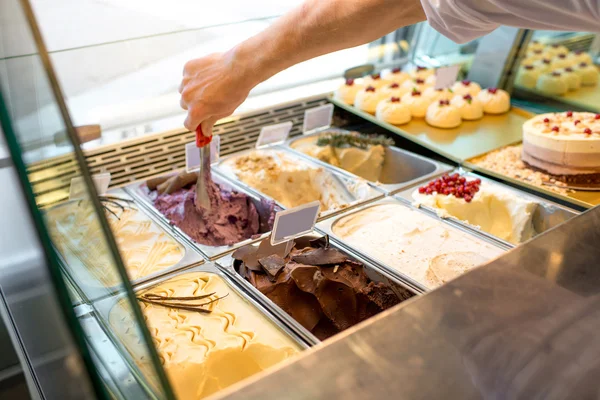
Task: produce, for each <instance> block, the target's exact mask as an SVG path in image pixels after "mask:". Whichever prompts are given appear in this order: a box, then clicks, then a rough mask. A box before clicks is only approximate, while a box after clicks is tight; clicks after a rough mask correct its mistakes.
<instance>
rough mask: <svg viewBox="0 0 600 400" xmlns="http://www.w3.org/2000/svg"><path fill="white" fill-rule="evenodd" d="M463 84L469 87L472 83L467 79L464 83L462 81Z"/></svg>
mask: <svg viewBox="0 0 600 400" xmlns="http://www.w3.org/2000/svg"><path fill="white" fill-rule="evenodd" d="M462 84H463V85H465V86H469V85H470V84H471V81H470V80H468V79H465V80H464V81H462Z"/></svg>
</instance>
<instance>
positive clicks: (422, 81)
mask: <svg viewBox="0 0 600 400" xmlns="http://www.w3.org/2000/svg"><path fill="white" fill-rule="evenodd" d="M415 82H416V83H417V84H418V85H422V84H424V83H425V81H424V80H423V79H415Z"/></svg>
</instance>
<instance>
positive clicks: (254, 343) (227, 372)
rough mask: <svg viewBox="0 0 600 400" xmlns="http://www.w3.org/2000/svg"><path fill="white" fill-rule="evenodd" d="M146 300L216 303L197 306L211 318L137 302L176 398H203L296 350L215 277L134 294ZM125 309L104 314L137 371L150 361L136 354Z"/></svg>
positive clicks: (178, 280)
mask: <svg viewBox="0 0 600 400" xmlns="http://www.w3.org/2000/svg"><path fill="white" fill-rule="evenodd" d="M207 295H208V296H207ZM146 296H155V297H152V298H150V299H151V300H152V301H155V302H156V303H159V304H165V303H167V302H169V300H168V299H169V298H171V299H173V298H175V297H178V298H181V297H196V296H207V297H206V298H204V299H198V300H187V299H176V300H170V302H172V303H179V304H181V305H183V306H187V307H190V306H193V305H199V304H202V303H208V302H210V301H213V300H216V299H217V298H219V299H218V300H216V301H214V302H212V303H210V304H207V305H204V306H202V307H198V308H202V309H205V310H209V311H210V313H204V312H199V311H187V310H183V309H179V308H171V307H165V306H163V305H159V304H156V303H155V304H151V303H148V302H144V301H140V302H139V304H140V307H141V308H142V312H143V314H144V319H145V320H146V324H147V325H148V330H149V331H150V334H151V336H152V340H153V341H154V345H155V346H156V350H157V351H158V355H159V358H160V362H161V364H162V366H163V368H164V369H165V372H166V373H167V376H168V378H169V381H170V382H171V385H172V386H173V389H174V392H175V395H176V396H177V398H178V399H181V400H188V399H189V400H196V399H202V398H205V397H207V396H210V395H211V394H214V393H216V392H218V391H220V390H222V389H224V388H226V387H228V386H231V385H233V384H234V383H237V382H239V381H241V380H243V379H245V378H247V377H249V376H251V375H254V374H256V373H258V372H261V371H264V370H265V369H267V368H270V367H271V366H273V365H275V364H277V363H279V362H281V361H284V360H287V359H289V358H291V357H293V356H294V355H295V354H296V353H297V352H299V351H300V348H299V347H298V345H297V344H296V343H295V342H294V341H292V339H291V338H289V337H288V336H287V335H285V334H284V333H283V332H282V331H280V330H279V329H278V328H277V327H276V326H275V325H273V324H272V323H271V321H269V320H267V319H266V318H265V317H264V316H263V315H262V314H261V313H260V312H259V311H258V310H256V309H255V308H254V307H252V306H251V305H250V304H249V303H248V302H247V301H246V300H244V299H243V298H242V297H240V296H239V295H238V294H237V293H236V292H235V291H234V290H233V289H232V288H231V287H230V286H228V285H227V284H226V283H225V281H223V279H221V278H220V277H219V276H218V275H216V274H214V273H210V272H190V273H186V274H183V275H178V276H176V277H174V278H172V279H169V280H166V281H164V282H162V283H160V284H159V285H158V286H156V287H153V288H151V289H149V290H148V291H145V292H143V293H138V299H140V298H144V299H145V298H146ZM167 304H168V303H167ZM129 310H130V309H129V308H128V307H127V306H124V304H123V303H122V302H121V303H117V305H115V306H114V307H113V309H112V310H111V311H110V313H109V324H110V326H111V327H112V329H113V331H114V333H115V335H116V336H117V337H118V338H120V339H121V340H122V342H123V344H124V345H125V348H126V349H127V350H128V351H129V352H130V353H131V354H132V356H133V358H134V360H135V362H136V363H137V364H138V365H139V366H140V368H141V369H142V370H145V369H149V368H151V366H150V365H149V363H150V360H147V357H146V358H144V359H142V356H144V354H138V350H137V349H138V346H139V344H138V343H139V340H140V338H139V335H138V334H136V332H137V329H136V327H135V326H134V323H133V321H134V319H133V316H132V315H131V313H130V311H129Z"/></svg>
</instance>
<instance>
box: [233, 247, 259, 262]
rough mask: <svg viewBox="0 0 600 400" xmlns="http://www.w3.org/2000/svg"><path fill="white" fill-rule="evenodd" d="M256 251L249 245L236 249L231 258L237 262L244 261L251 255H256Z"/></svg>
mask: <svg viewBox="0 0 600 400" xmlns="http://www.w3.org/2000/svg"><path fill="white" fill-rule="evenodd" d="M256 251H257V248H256V247H255V246H252V245H251V244H249V245H247V246H244V247H240V248H238V249H236V250H235V251H234V252H233V254H232V255H231V256H232V257H233V258H235V259H236V260H240V261H244V258H246V257H247V256H248V255H249V254H252V253H256Z"/></svg>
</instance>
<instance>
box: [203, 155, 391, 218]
mask: <svg viewBox="0 0 600 400" xmlns="http://www.w3.org/2000/svg"><path fill="white" fill-rule="evenodd" d="M255 151H257V152H268V151H277V152H283V153H284V154H285V155H286V156H289V157H291V158H294V159H297V160H298V162H299V163H304V164H307V165H310V166H313V167H316V168H324V169H325V170H326V171H327V172H329V173H331V175H332V177H333V179H334V180H335V181H336V182H337V183H339V188H340V189H341V190H343V191H345V195H346V196H348V197H349V198H351V199H355V200H354V201H351V202H349V203H348V204H347V205H346V206H345V207H342V208H340V209H335V210H326V211H321V213H320V214H319V219H318V220H323V219H325V218H329V217H331V216H333V215H336V214H340V213H342V212H344V211H346V210H348V209H350V208H353V207H357V206H360V205H361V204H365V203H369V202H371V201H374V200H377V199H379V198H382V197H383V196H385V193H384V192H383V191H382V190H378V189H376V188H374V187H373V186H372V185H370V184H369V183H368V182H367V181H366V180H364V179H361V178H357V177H353V176H351V175H350V174H348V173H341V172H338V171H333V170H331V169H329V168H327V167H324V166H323V164H322V163H318V162H315V161H314V160H312V159H311V158H310V157H305V156H301V155H299V154H298V153H297V152H296V151H291V150H290V149H289V148H287V147H285V146H280V145H275V146H271V147H267V148H260V149H250V150H246V151H242V152H239V153H235V154H231V155H229V156H227V157H224V158H222V159H220V160H219V162H218V163H217V164H216V165H215V166H213V171H215V172H217V173H218V174H219V175H221V176H223V177H225V178H226V179H228V180H230V181H232V182H235V183H237V184H238V185H241V186H244V187H245V188H246V189H247V190H249V191H252V192H254V193H256V194H258V195H261V196H263V197H265V198H268V199H270V200H273V201H275V203H276V204H277V205H279V206H280V207H281V208H283V209H286V207H285V206H284V205H283V204H281V203H279V202H278V201H277V200H275V199H273V198H271V197H269V196H267V195H265V194H264V193H262V192H260V191H258V190H257V189H255V188H253V187H252V186H249V185H247V184H246V183H244V182H242V181H240V180H239V179H238V178H237V177H236V176H235V174H232V173H230V172H229V171H227V170H225V169H224V168H223V166H222V165H223V163H224V162H226V161H227V160H229V159H232V158H235V157H240V156H243V155H246V154H250V153H252V152H255ZM358 186H360V189H361V190H364V192H365V195H364V196H363V197H362V198H358V199H357V198H356V196H355V195H354V194H353V190H352V189H351V188H352V187H358Z"/></svg>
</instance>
